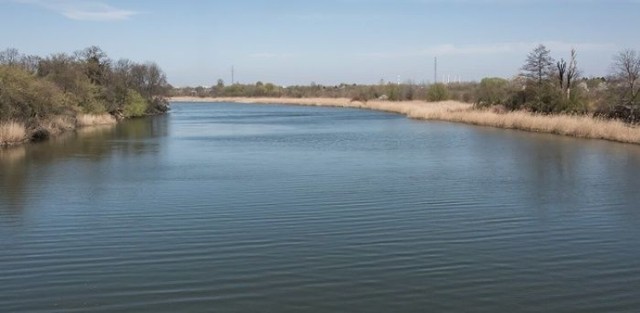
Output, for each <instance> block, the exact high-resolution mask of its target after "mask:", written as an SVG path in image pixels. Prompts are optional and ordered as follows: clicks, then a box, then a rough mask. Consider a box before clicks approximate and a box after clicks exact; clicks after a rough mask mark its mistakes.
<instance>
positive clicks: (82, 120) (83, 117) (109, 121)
mask: <svg viewBox="0 0 640 313" xmlns="http://www.w3.org/2000/svg"><path fill="white" fill-rule="evenodd" d="M116 122H117V121H116V119H115V118H114V117H113V116H111V115H110V114H100V115H93V114H80V115H78V116H77V118H76V125H78V127H86V126H98V125H113V124H115V123H116Z"/></svg>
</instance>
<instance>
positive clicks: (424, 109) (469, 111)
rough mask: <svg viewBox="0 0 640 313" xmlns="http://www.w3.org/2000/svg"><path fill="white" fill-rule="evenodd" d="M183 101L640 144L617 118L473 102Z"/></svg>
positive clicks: (638, 133) (637, 132)
mask: <svg viewBox="0 0 640 313" xmlns="http://www.w3.org/2000/svg"><path fill="white" fill-rule="evenodd" d="M171 100H172V101H174V102H175V101H178V102H180V101H182V102H239V103H276V104H277V103H279V104H297V105H309V106H332V107H346V108H361V109H370V110H377V111H385V112H393V113H399V114H404V115H406V116H408V117H409V118H413V119H421V120H439V121H449V122H458V123H466V124H473V125H479V126H490V127H498V128H508V129H518V130H524V131H531V132H541V133H551V134H558V135H564V136H574V137H580V138H589V139H604V140H611V141H618V142H624V143H635V144H639V143H640V128H638V127H635V126H631V125H628V124H625V123H623V122H620V121H615V120H603V119H597V118H592V117H590V116H585V115H563V114H557V115H539V114H534V113H530V112H524V111H515V112H506V113H504V112H500V110H490V109H487V110H480V109H474V108H473V106H472V105H471V104H468V103H462V102H457V101H443V102H423V101H403V102H389V101H377V100H373V101H368V102H359V101H351V100H350V99H346V98H336V99H334V98H301V99H294V98H196V97H179V98H178V97H177V98H172V99H171Z"/></svg>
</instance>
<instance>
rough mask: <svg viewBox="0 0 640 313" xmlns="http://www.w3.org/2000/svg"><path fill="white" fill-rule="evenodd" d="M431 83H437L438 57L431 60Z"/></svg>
mask: <svg viewBox="0 0 640 313" xmlns="http://www.w3.org/2000/svg"><path fill="white" fill-rule="evenodd" d="M433 83H434V84H437V83H438V57H434V58H433Z"/></svg>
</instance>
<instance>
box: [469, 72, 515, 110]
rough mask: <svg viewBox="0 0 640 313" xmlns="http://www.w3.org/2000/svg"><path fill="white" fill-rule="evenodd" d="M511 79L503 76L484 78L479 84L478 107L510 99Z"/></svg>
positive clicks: (502, 102) (501, 102)
mask: <svg viewBox="0 0 640 313" xmlns="http://www.w3.org/2000/svg"><path fill="white" fill-rule="evenodd" d="M509 94H510V90H509V81H508V80H506V79H503V78H497V77H491V78H483V79H482V80H481V81H480V85H478V90H477V100H476V106H477V107H488V106H492V105H497V104H504V103H506V102H507V100H508V99H509Z"/></svg>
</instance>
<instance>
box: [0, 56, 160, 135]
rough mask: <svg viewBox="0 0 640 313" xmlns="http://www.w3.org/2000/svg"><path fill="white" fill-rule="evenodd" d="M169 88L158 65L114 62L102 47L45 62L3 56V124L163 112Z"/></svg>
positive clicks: (0, 107)
mask: <svg viewBox="0 0 640 313" xmlns="http://www.w3.org/2000/svg"><path fill="white" fill-rule="evenodd" d="M168 89H169V85H168V83H167V80H166V76H165V74H164V73H163V72H162V70H161V69H160V67H159V66H158V65H156V64H154V63H145V64H139V63H135V62H131V61H129V60H119V61H117V62H114V61H112V60H111V59H109V58H108V57H107V55H106V54H105V53H104V52H103V51H102V50H100V48H98V47H89V48H87V49H85V50H82V51H78V52H76V53H74V54H73V55H69V54H64V53H61V54H53V55H51V56H48V57H44V58H41V57H37V56H26V55H21V54H20V53H19V52H18V51H17V50H15V49H7V50H5V51H3V52H0V121H2V120H16V121H21V122H24V123H26V124H28V125H35V124H37V123H38V122H39V120H40V119H41V118H45V117H49V116H52V115H69V116H72V115H73V116H75V115H76V114H78V113H88V114H102V113H110V114H112V115H114V116H116V117H134V116H142V115H145V114H154V113H162V112H166V111H167V110H168V104H167V101H166V100H165V99H164V96H165V95H166V94H167V92H168Z"/></svg>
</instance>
